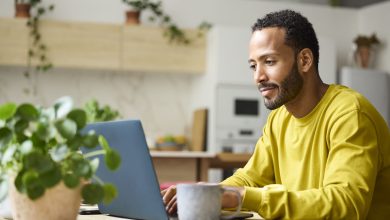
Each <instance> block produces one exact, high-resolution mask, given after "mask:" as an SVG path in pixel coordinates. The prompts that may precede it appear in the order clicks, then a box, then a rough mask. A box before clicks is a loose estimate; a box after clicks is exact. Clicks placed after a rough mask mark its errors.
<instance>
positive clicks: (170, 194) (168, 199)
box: [161, 185, 177, 215]
mask: <svg viewBox="0 0 390 220" xmlns="http://www.w3.org/2000/svg"><path fill="white" fill-rule="evenodd" d="M161 196H162V199H163V202H164V205H165V209H166V210H167V212H168V214H169V215H172V214H175V213H176V212H177V201H176V185H173V186H170V187H169V188H167V189H165V190H163V191H161Z"/></svg>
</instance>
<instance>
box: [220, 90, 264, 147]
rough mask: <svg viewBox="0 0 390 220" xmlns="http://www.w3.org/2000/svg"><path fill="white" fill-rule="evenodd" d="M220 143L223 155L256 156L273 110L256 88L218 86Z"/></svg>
mask: <svg viewBox="0 0 390 220" xmlns="http://www.w3.org/2000/svg"><path fill="white" fill-rule="evenodd" d="M216 89H217V92H216V96H217V97H216V112H215V118H216V127H215V129H216V131H215V132H216V133H215V134H216V141H217V144H218V147H219V148H220V149H219V151H232V152H252V151H253V149H254V146H255V145H256V142H257V140H258V138H259V137H260V136H261V134H262V129H263V126H264V124H265V123H266V121H267V117H268V114H269V112H270V111H269V110H268V109H267V108H266V107H265V106H264V101H263V97H262V96H261V94H260V92H259V91H258V89H257V87H256V86H255V85H226V84H223V85H218V86H217V88H216Z"/></svg>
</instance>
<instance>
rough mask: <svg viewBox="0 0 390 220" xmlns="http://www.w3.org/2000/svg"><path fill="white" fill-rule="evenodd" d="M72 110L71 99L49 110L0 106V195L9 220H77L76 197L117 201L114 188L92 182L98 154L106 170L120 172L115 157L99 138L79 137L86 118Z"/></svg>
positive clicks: (94, 135)
mask: <svg viewBox="0 0 390 220" xmlns="http://www.w3.org/2000/svg"><path fill="white" fill-rule="evenodd" d="M72 106H73V102H72V99H71V98H70V97H63V98H61V99H59V100H57V101H56V102H55V104H54V105H53V106H51V107H48V108H43V107H39V106H35V105H33V104H30V103H24V104H20V105H16V104H14V103H6V104H3V105H1V106H0V175H1V176H0V184H1V185H0V195H1V197H2V198H4V197H5V196H6V195H7V192H8V196H9V197H10V200H11V204H12V205H11V207H12V208H13V209H12V210H13V218H14V219H29V220H30V219H76V218H77V214H78V210H79V206H80V202H81V197H82V198H83V200H84V202H86V203H91V204H96V203H98V202H100V201H104V202H110V201H111V200H112V199H113V198H114V197H115V196H116V194H117V192H116V188H115V186H113V185H112V184H108V183H103V182H102V181H101V180H100V179H99V178H98V177H97V176H95V171H96V169H97V167H98V166H99V159H98V158H96V157H95V156H96V155H99V154H100V155H101V154H103V155H104V161H105V165H106V166H107V167H108V168H109V169H110V170H115V169H117V168H118V167H119V164H120V156H119V155H118V153H117V152H116V151H115V150H114V149H112V148H111V147H110V146H109V144H108V143H107V141H106V140H105V138H104V137H103V136H98V135H96V134H95V133H94V132H88V133H86V132H84V131H83V128H84V126H85V125H86V123H87V115H86V113H85V111H84V110H82V109H74V108H73V107H72ZM99 145H100V146H101V149H97V150H96V151H92V152H90V153H86V154H82V153H81V151H80V149H81V147H86V148H96V147H97V146H99ZM92 180H94V181H92ZM7 185H8V187H7ZM7 189H8V190H7Z"/></svg>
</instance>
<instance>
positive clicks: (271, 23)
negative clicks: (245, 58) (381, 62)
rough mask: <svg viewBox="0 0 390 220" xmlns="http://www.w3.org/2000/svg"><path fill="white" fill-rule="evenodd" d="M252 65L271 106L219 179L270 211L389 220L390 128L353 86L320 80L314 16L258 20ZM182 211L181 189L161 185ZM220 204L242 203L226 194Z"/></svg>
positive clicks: (256, 207)
mask: <svg viewBox="0 0 390 220" xmlns="http://www.w3.org/2000/svg"><path fill="white" fill-rule="evenodd" d="M252 30H253V33H252V37H251V40H250V44H249V65H250V68H251V69H252V71H253V76H254V80H255V83H256V84H257V86H258V88H259V91H260V93H261V95H262V96H263V97H264V103H265V105H266V107H267V108H269V109H271V110H273V111H272V112H271V113H270V115H269V117H268V120H267V123H266V125H265V127H264V129H263V135H262V137H261V138H260V139H259V141H258V143H257V145H256V149H255V151H254V153H253V155H252V157H251V159H250V160H249V161H248V163H247V164H246V166H245V167H244V168H242V169H239V170H237V172H235V173H234V175H233V176H232V177H230V178H228V179H226V180H225V181H223V182H222V183H221V184H222V185H225V186H232V187H237V189H239V190H240V192H241V195H242V198H243V208H246V209H249V210H252V211H256V212H258V213H259V214H260V215H261V216H263V217H264V218H285V219H366V218H367V219H390V132H389V128H388V127H387V125H386V122H385V121H384V120H383V118H382V117H381V116H380V114H379V113H378V112H377V111H376V110H375V108H374V107H373V106H372V105H371V104H370V103H369V102H368V101H367V100H366V99H365V98H364V97H363V96H361V95H360V94H358V93H357V92H355V91H353V90H351V89H349V88H346V87H344V86H339V85H327V84H324V83H323V82H322V80H321V78H320V76H319V73H318V60H319V47H318V41H317V37H316V34H315V32H314V30H313V27H312V25H311V24H310V23H309V21H308V20H307V19H306V18H305V17H303V16H302V15H301V14H299V13H297V12H294V11H291V10H283V11H279V12H274V13H270V14H267V15H266V16H265V17H264V18H262V19H259V20H258V21H257V22H256V23H255V24H254V26H253V27H252ZM162 195H163V200H164V201H165V202H166V205H167V210H168V211H169V212H174V211H175V209H176V205H175V203H176V201H175V196H174V195H175V187H172V188H170V189H168V190H166V191H163V192H162ZM222 204H223V207H226V208H228V207H235V206H237V202H236V198H235V197H234V195H232V194H229V193H225V194H224V196H223V200H222Z"/></svg>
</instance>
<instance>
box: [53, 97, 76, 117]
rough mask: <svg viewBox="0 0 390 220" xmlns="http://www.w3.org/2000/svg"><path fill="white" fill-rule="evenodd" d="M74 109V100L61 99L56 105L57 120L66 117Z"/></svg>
mask: <svg viewBox="0 0 390 220" xmlns="http://www.w3.org/2000/svg"><path fill="white" fill-rule="evenodd" d="M72 108H73V100H72V98H71V97H69V96H65V97H61V98H59V99H57V101H56V102H55V103H54V110H55V113H56V118H63V117H65V116H66V115H67V114H68V113H69V112H70V111H71V110H72Z"/></svg>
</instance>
